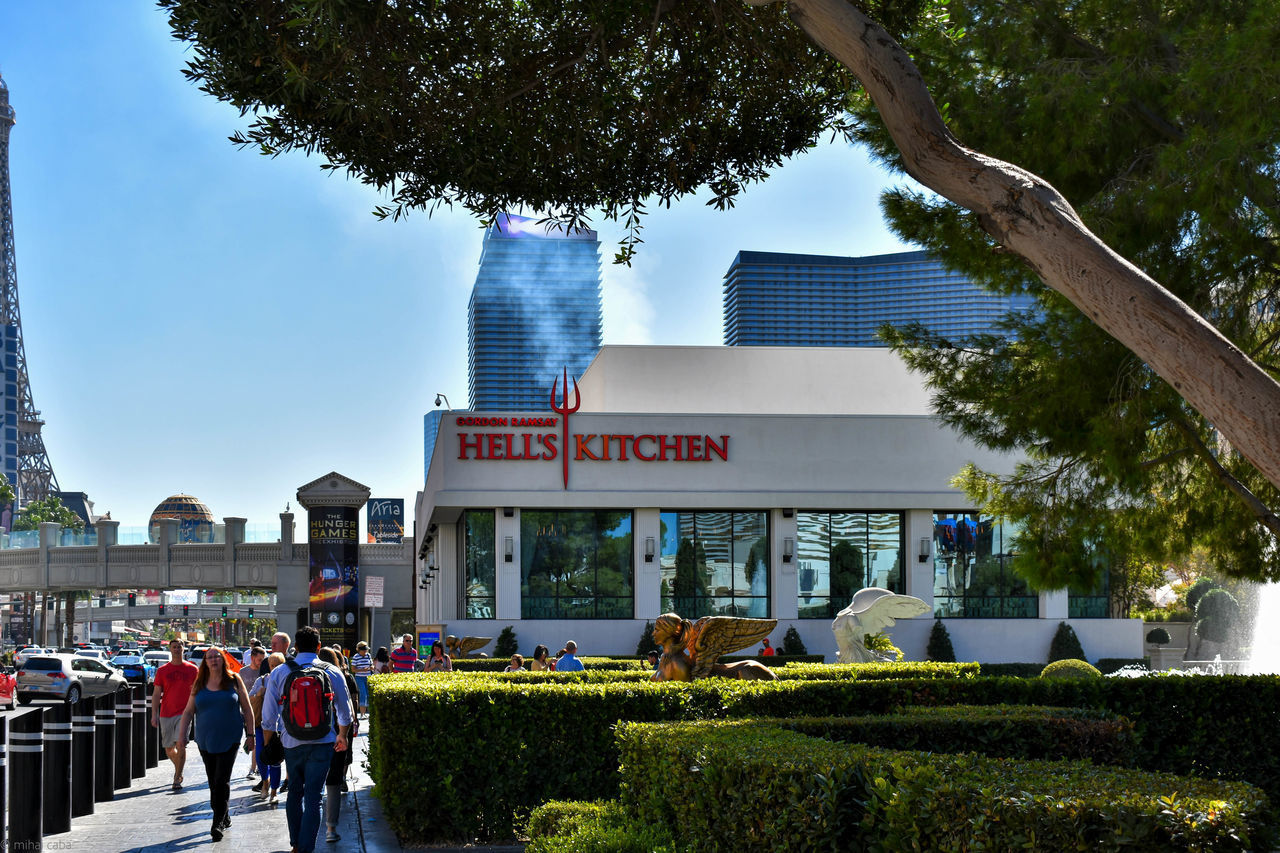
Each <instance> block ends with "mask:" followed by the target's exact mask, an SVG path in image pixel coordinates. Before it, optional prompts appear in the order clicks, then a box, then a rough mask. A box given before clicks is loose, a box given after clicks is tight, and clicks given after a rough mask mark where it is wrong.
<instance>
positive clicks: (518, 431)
mask: <svg viewBox="0 0 1280 853" xmlns="http://www.w3.org/2000/svg"><path fill="white" fill-rule="evenodd" d="M559 382H560V380H556V382H555V383H553V384H552V386H551V409H552V411H554V412H557V413H559V415H560V417H559V418H553V417H525V416H517V417H504V416H487V415H459V416H458V417H457V418H456V419H455V420H454V423H455V425H457V426H459V427H481V428H483V429H484V430H485V431H483V432H472V431H467V432H463V431H462V430H459V431H458V458H459V459H461V460H464V461H466V460H472V459H475V460H481V459H483V460H497V459H502V460H510V461H521V460H523V461H545V462H550V461H553V460H555V459H559V460H560V462H561V472H562V477H563V480H564V487H565V488H566V489H567V488H569V460H570V459H571V458H572V459H573V460H574V461H575V462H628V461H631V460H633V459H634V460H636V461H638V462H715V461H720V462H727V461H729V436H727V435H720V436H711V435H686V434H676V435H669V434H661V435H657V434H644V435H634V434H629V433H628V434H622V433H571V432H570V431H569V416H570V415H572V414H573V413H574V412H576V411H578V409H579V407H580V406H581V403H582V400H581V395H580V394H579V392H578V380H577V379H574V380H573V402H572V403H570V402H569V377H568V375H567V371H566V375H565V376H564V392H563V397H562V399H559V400H558V399H556V392H557V390H558V388H557V386H558V385H559ZM557 426H558V427H560V434H559V435H557V434H556V432H555V429H556V427H557Z"/></svg>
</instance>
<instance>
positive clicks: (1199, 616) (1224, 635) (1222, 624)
mask: <svg viewBox="0 0 1280 853" xmlns="http://www.w3.org/2000/svg"><path fill="white" fill-rule="evenodd" d="M1239 615H1240V604H1239V603H1238V602H1237V601H1236V598H1235V596H1234V595H1232V594H1231V593H1229V592H1227V591H1226V590H1225V589H1221V588H1218V589H1211V590H1208V591H1207V592H1206V593H1205V594H1204V595H1203V596H1201V597H1200V601H1199V602H1198V603H1197V604H1196V636H1198V637H1199V638H1200V639H1202V640H1208V641H1209V642H1211V643H1225V642H1226V641H1227V640H1228V639H1229V638H1230V636H1231V628H1232V626H1233V625H1234V624H1235V622H1236V619H1237V618H1238V617H1239Z"/></svg>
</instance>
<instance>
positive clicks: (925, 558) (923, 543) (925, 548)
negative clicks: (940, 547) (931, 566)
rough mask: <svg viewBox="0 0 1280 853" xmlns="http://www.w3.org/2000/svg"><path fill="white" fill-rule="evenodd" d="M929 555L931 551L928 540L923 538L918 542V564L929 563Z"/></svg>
mask: <svg viewBox="0 0 1280 853" xmlns="http://www.w3.org/2000/svg"><path fill="white" fill-rule="evenodd" d="M930 553H931V551H930V543H929V540H928V539H924V538H922V539H921V540H920V562H922V563H927V562H929V554H930Z"/></svg>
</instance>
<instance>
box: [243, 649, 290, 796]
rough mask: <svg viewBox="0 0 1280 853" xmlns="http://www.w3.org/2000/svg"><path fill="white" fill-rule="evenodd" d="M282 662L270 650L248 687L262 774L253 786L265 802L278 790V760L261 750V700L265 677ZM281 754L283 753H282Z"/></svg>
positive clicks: (279, 657) (263, 694) (255, 743)
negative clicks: (259, 672)
mask: <svg viewBox="0 0 1280 853" xmlns="http://www.w3.org/2000/svg"><path fill="white" fill-rule="evenodd" d="M282 663H284V655H283V654H281V653H280V652H272V653H271V654H269V655H267V659H266V661H265V662H264V663H263V667H262V675H260V676H258V679H257V681H255V682H254V683H253V686H252V687H250V688H249V704H250V705H252V706H253V719H254V723H255V725H254V730H253V745H254V753H255V754H256V758H257V760H258V771H259V773H260V774H261V775H262V780H261V781H260V782H258V784H257V785H255V786H254V787H253V790H254V791H255V792H257V794H258V796H259V797H261V798H262V799H264V800H267V802H270V803H274V802H275V801H276V795H277V793H278V792H279V790H280V762H279V761H268V760H267V753H266V752H265V751H264V750H263V747H264V746H265V745H266V744H265V742H264V741H263V738H262V700H263V699H265V698H266V695H267V677H268V676H269V675H270V674H271V670H273V669H275V668H276V667H277V666H280V665H281V664H282ZM282 754H283V753H282Z"/></svg>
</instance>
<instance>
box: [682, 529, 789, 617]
mask: <svg viewBox="0 0 1280 853" xmlns="http://www.w3.org/2000/svg"><path fill="white" fill-rule="evenodd" d="M661 532H662V556H661V570H662V609H663V610H665V611H674V612H676V613H679V614H680V615H681V616H683V617H685V618H686V619H697V618H699V617H702V616H751V617H755V618H764V617H766V616H768V615H769V522H768V516H767V514H766V513H763V512H724V511H722V512H671V511H668V512H663V513H661Z"/></svg>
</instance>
